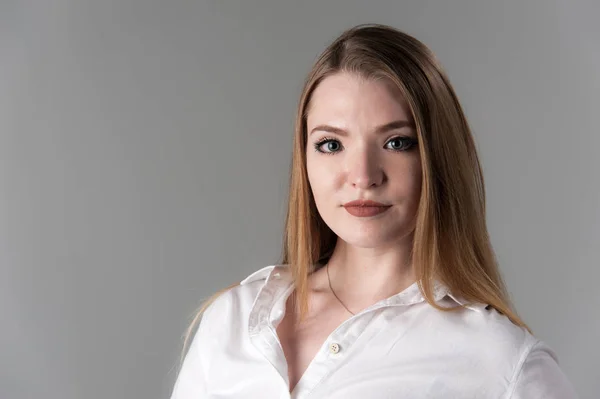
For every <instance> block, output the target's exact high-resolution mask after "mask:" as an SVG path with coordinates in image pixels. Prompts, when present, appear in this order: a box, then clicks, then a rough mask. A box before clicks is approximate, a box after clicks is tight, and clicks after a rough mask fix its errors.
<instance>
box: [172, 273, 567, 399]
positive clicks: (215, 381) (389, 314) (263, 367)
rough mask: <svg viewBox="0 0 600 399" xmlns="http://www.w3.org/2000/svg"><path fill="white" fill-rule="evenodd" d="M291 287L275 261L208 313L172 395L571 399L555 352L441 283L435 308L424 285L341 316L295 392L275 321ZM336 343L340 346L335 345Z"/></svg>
mask: <svg viewBox="0 0 600 399" xmlns="http://www.w3.org/2000/svg"><path fill="white" fill-rule="evenodd" d="M292 290H293V285H292V284H291V273H290V270H289V268H288V267H287V266H285V265H277V266H268V267H266V268H263V269H261V270H259V271H257V272H255V273H253V274H251V275H250V276H249V277H248V278H246V279H245V280H243V281H242V282H241V284H240V285H239V286H237V287H235V288H233V289H231V290H230V291H228V292H227V293H225V294H223V295H221V296H220V297H219V298H218V299H217V300H216V301H215V302H214V303H213V304H212V305H211V306H210V307H209V308H208V309H207V311H206V313H205V314H204V317H203V319H202V322H201V323H200V326H199V328H198V331H197V333H196V335H195V336H194V339H193V341H192V344H191V347H190V350H189V352H188V354H187V356H186V358H185V360H184V363H183V366H182V369H181V371H180V374H179V376H178V378H177V382H176V383H175V387H174V389H173V393H172V396H171V398H172V399H208V398H211V399H217V398H219V399H223V398H245V399H259V398H260V399H271V398H273V399H275V398H294V399H305V398H306V399H308V398H311V399H317V398H319V399H321V398H323V399H324V398H328V399H337V398H341V399H365V398H377V399H379V398H395V399H398V398H411V399H419V398H439V399H442V398H443V399H450V398H461V399H466V398H478V399H481V398H502V399H542V398H543V399H559V398H560V399H571V398H576V397H577V396H576V394H575V391H574V389H573V387H572V385H571V383H570V382H569V380H568V379H567V378H566V377H565V375H564V374H563V372H562V371H561V369H560V368H559V366H558V363H557V358H556V355H555V354H554V352H553V351H552V350H551V349H550V348H549V347H548V346H547V345H545V344H544V343H543V342H542V341H540V340H538V339H536V338H535V337H533V336H532V335H531V334H529V333H528V332H527V331H526V330H525V329H523V328H520V327H517V326H515V325H514V324H512V323H511V322H510V321H509V319H508V318H507V317H505V316H503V315H501V314H500V313H498V312H497V311H495V310H493V309H491V308H490V309H486V305H485V304H475V305H468V304H465V303H464V301H462V300H461V299H460V298H457V297H455V296H453V295H451V293H449V292H448V289H447V287H445V286H444V285H442V284H437V285H436V288H435V299H436V301H437V302H438V303H439V304H440V305H442V306H445V307H448V306H455V305H456V304H457V303H459V304H463V305H466V306H467V307H466V308H464V309H460V310H458V311H453V312H442V311H438V310H436V309H435V308H433V307H432V306H430V305H429V304H428V303H427V302H426V301H425V300H424V298H423V297H422V295H421V293H420V291H419V289H418V286H417V284H416V283H415V284H413V285H412V286H411V287H409V288H407V289H406V290H404V291H403V292H401V293H399V294H396V295H394V296H391V297H389V298H387V299H385V300H382V301H380V302H378V303H377V304H375V305H373V306H371V307H369V308H368V309H365V310H363V311H362V312H360V313H358V314H356V315H355V316H353V317H352V318H350V319H348V320H346V321H345V322H343V323H342V324H341V325H340V326H339V327H338V328H337V329H336V330H335V331H334V332H333V333H332V334H331V335H330V336H329V337H328V338H327V340H326V341H325V343H324V344H323V346H322V347H321V349H320V350H319V352H318V353H317V355H316V357H315V358H314V359H313V361H312V362H311V363H310V365H309V367H308V369H307V370H306V372H305V373H304V375H303V376H302V378H301V379H300V381H299V382H298V384H297V385H296V386H295V387H294V389H293V391H292V393H291V394H290V392H289V383H288V375H287V363H286V360H285V357H284V355H283V351H282V349H281V345H280V343H279V340H278V337H277V334H276V330H275V327H276V326H277V324H278V323H279V321H280V320H281V319H282V318H283V315H284V311H285V301H286V299H287V298H288V296H289V295H290V294H291V292H292ZM336 344H337V345H336Z"/></svg>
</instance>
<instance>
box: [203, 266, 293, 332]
mask: <svg viewBox="0 0 600 399" xmlns="http://www.w3.org/2000/svg"><path fill="white" fill-rule="evenodd" d="M286 272H287V267H286V265H270V266H266V267H263V268H260V269H258V270H256V271H254V272H252V273H250V274H249V275H248V276H247V277H245V278H244V279H243V280H241V281H240V283H239V284H236V285H234V286H232V287H231V288H229V289H227V290H225V291H224V292H222V293H221V294H220V295H218V296H217V297H216V298H215V299H214V301H213V302H212V303H211V304H210V305H209V306H208V307H207V308H206V310H205V312H204V315H203V317H202V319H203V321H205V322H207V323H210V321H211V319H213V318H215V317H216V318H217V319H220V320H224V317H227V318H229V319H230V320H232V319H233V318H234V317H235V316H243V315H247V314H248V313H249V312H250V310H251V308H252V306H253V304H254V302H255V300H256V298H257V296H258V294H259V293H260V292H261V290H262V289H263V287H264V286H265V285H266V283H267V281H268V280H270V279H271V278H278V277H279V276H280V275H281V274H283V273H286ZM235 318H237V319H239V317H235Z"/></svg>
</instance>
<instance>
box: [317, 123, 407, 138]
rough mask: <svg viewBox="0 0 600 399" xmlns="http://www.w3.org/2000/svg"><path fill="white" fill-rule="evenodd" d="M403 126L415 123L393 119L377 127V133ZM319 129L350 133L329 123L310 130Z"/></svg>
mask: <svg viewBox="0 0 600 399" xmlns="http://www.w3.org/2000/svg"><path fill="white" fill-rule="evenodd" d="M403 127H411V128H413V129H414V128H415V125H414V124H413V123H412V122H410V121H393V122H390V123H386V124H385V125H381V126H378V127H377V128H376V129H375V133H377V134H381V133H385V132H388V131H390V130H394V129H401V128H403ZM317 130H320V131H324V132H329V133H335V134H339V135H340V136H347V135H348V132H346V131H345V130H344V129H340V128H338V127H333V126H329V125H319V126H316V127H314V128H313V129H312V130H311V131H310V134H313V133H314V132H316V131H317ZM310 134H309V135H310Z"/></svg>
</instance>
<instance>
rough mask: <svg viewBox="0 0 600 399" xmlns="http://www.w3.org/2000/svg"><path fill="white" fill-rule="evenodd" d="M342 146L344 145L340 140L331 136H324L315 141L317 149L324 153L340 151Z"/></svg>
mask: <svg viewBox="0 0 600 399" xmlns="http://www.w3.org/2000/svg"><path fill="white" fill-rule="evenodd" d="M323 147H324V148H325V149H323ZM341 147H342V145H341V144H340V142H339V141H337V140H335V139H330V138H324V139H322V140H319V141H318V142H316V143H315V150H316V151H317V152H321V153H323V154H333V153H335V152H338V151H339V150H340V148H341Z"/></svg>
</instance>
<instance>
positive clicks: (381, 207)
mask: <svg viewBox="0 0 600 399" xmlns="http://www.w3.org/2000/svg"><path fill="white" fill-rule="evenodd" d="M390 208H391V205H385V204H382V203H380V202H375V201H368V200H357V201H351V202H348V203H346V204H344V209H346V211H347V212H348V213H349V214H351V215H352V216H358V217H369V216H375V215H379V214H381V213H384V212H385V211H387V210H388V209H390Z"/></svg>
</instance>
